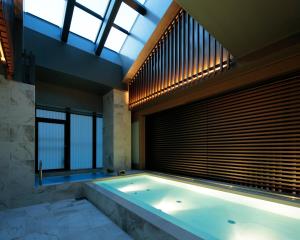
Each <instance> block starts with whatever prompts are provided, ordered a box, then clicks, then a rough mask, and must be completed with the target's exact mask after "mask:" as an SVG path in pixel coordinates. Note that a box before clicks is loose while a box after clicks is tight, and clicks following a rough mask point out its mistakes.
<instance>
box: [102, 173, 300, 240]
mask: <svg viewBox="0 0 300 240" xmlns="http://www.w3.org/2000/svg"><path fill="white" fill-rule="evenodd" d="M96 184H98V185H100V186H102V187H104V188H106V189H108V190H110V191H112V192H114V193H116V194H118V195H120V196H122V197H124V198H125V199H127V200H129V201H131V202H133V203H135V204H137V205H139V206H141V207H143V208H145V209H147V210H149V211H151V212H153V213H155V214H157V215H159V216H161V217H163V218H165V219H166V220H168V221H170V222H172V223H174V224H176V225H178V226H180V227H182V228H184V229H186V230H188V231H190V232H192V233H194V234H195V235H197V236H199V237H202V238H204V239H207V240H215V239H224V240H298V239H300V208H297V207H294V206H289V205H284V204H279V203H275V202H270V201H266V200H261V199H256V198H252V197H247V196H242V195H238V194H233V193H229V192H223V191H219V190H215V189H211V188H208V187H203V186H196V185H193V184H189V183H183V182H179V181H174V180H170V179H165V178H161V177H156V176H152V175H146V174H145V175H138V176H128V177H123V178H116V179H111V180H104V181H99V182H96Z"/></svg>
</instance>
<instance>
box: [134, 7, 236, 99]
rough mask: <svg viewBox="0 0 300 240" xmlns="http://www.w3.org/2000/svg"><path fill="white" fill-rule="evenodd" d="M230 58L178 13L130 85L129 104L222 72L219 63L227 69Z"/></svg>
mask: <svg viewBox="0 0 300 240" xmlns="http://www.w3.org/2000/svg"><path fill="white" fill-rule="evenodd" d="M224 51H225V53H224ZM224 56H225V57H224ZM231 58H232V56H231V55H230V53H229V52H228V51H227V50H225V49H224V48H223V47H222V45H221V44H220V43H219V42H217V40H216V39H215V38H213V37H212V36H211V35H210V34H209V33H208V32H207V31H206V30H205V29H204V28H203V27H202V26H201V25H200V24H198V23H197V22H196V21H195V20H194V19H193V18H192V17H191V16H190V15H189V14H188V13H186V12H185V11H184V10H181V11H180V12H179V13H178V15H177V16H176V18H174V20H173V22H172V23H171V24H170V26H169V27H168V28H167V30H166V32H165V33H164V35H163V36H162V37H161V39H160V40H159V42H158V43H157V44H156V46H155V47H154V49H153V50H152V52H151V53H150V54H149V56H148V57H147V59H146V60H145V62H144V63H143V64H142V66H141V67H140V69H139V70H138V72H137V73H136V74H135V76H134V78H133V79H132V81H131V82H130V85H129V86H128V90H129V92H130V93H129V104H130V105H132V104H135V103H140V102H145V101H146V100H147V99H148V98H150V97H149V96H151V98H153V97H154V96H157V95H161V94H163V93H165V92H166V90H167V89H169V90H170V88H171V89H173V88H176V87H179V86H180V85H182V83H183V84H184V85H186V84H191V83H190V82H193V81H194V80H197V79H199V78H203V77H204V76H207V75H210V73H211V72H213V73H216V71H219V68H220V70H221V71H222V70H223V66H222V62H224V63H226V65H227V69H228V68H229V67H230V64H231V63H230V59H231ZM227 63H228V64H227ZM209 70H212V71H211V72H209ZM158 93H159V94H158Z"/></svg>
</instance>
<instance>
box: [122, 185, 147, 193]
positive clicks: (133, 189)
mask: <svg viewBox="0 0 300 240" xmlns="http://www.w3.org/2000/svg"><path fill="white" fill-rule="evenodd" d="M146 189H147V186H146V185H145V184H130V185H126V186H124V187H120V188H118V190H119V191H121V192H125V193H128V192H137V191H142V190H146Z"/></svg>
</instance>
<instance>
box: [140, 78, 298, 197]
mask: <svg viewBox="0 0 300 240" xmlns="http://www.w3.org/2000/svg"><path fill="white" fill-rule="evenodd" d="M299 93H300V77H299V76H296V77H292V78H288V79H283V80H278V81H276V82H268V83H265V84H263V85H259V86H256V87H252V88H249V89H245V90H240V91H236V92H232V93H229V94H226V95H223V96H220V97H216V98H212V99H208V100H204V101H200V102H195V103H192V104H188V105H185V106H180V107H177V108H174V109H171V110H167V111H164V112H161V113H156V114H154V115H151V116H149V117H147V121H146V124H147V125H146V127H147V143H148V145H147V159H146V167H147V168H148V169H151V170H156V171H162V172H169V173H175V174H182V175H188V176H196V177H201V178H206V179H213V180H220V181H224V182H229V183H236V184H242V185H247V186H252V187H257V188H262V189H266V190H270V191H275V192H281V193H287V194H291V195H299V194H300V94H299Z"/></svg>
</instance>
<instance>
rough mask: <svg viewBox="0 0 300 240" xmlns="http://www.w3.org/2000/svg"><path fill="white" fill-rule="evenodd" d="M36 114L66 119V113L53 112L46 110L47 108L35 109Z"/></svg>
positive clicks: (42, 116) (43, 116) (41, 116)
mask: <svg viewBox="0 0 300 240" xmlns="http://www.w3.org/2000/svg"><path fill="white" fill-rule="evenodd" d="M36 116H37V117H40V118H51V119H60V120H66V113H64V112H54V111H48V110H43V109H37V110H36Z"/></svg>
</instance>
